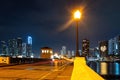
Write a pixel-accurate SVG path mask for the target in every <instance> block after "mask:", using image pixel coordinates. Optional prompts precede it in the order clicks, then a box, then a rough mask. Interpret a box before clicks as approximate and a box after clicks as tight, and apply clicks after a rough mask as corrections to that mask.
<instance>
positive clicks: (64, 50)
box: [61, 46, 67, 56]
mask: <svg viewBox="0 0 120 80" xmlns="http://www.w3.org/2000/svg"><path fill="white" fill-rule="evenodd" d="M66 53H67V50H66V46H62V50H61V55H62V56H66Z"/></svg>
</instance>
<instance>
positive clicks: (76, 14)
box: [74, 10, 81, 57]
mask: <svg viewBox="0 0 120 80" xmlns="http://www.w3.org/2000/svg"><path fill="white" fill-rule="evenodd" d="M80 18H81V13H80V11H79V10H77V11H76V12H75V13H74V19H75V20H76V57H80V54H79V37H78V36H79V35H78V33H79V31H78V21H79V20H80Z"/></svg>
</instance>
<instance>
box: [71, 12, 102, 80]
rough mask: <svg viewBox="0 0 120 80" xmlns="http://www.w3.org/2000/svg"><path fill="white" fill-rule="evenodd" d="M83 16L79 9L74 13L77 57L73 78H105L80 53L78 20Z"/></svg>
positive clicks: (72, 79)
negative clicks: (88, 64)
mask: <svg viewBox="0 0 120 80" xmlns="http://www.w3.org/2000/svg"><path fill="white" fill-rule="evenodd" d="M80 17H81V13H80V11H79V10H77V11H76V12H75V13H74V19H75V20H76V24H77V26H76V57H75V59H74V68H73V72H72V76H71V80H96V79H98V80H104V79H103V78H102V77H101V76H99V75H98V74H97V73H96V72H95V71H93V70H92V69H91V68H89V66H87V64H86V60H85V57H84V56H80V55H79V41H78V40H79V39H78V21H79V19H80Z"/></svg>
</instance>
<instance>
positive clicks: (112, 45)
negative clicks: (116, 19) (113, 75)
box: [108, 35, 120, 55]
mask: <svg viewBox="0 0 120 80" xmlns="http://www.w3.org/2000/svg"><path fill="white" fill-rule="evenodd" d="M108 46H109V49H108V54H109V55H120V35H119V36H116V37H114V38H112V39H110V40H109V42H108Z"/></svg>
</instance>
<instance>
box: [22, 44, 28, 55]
mask: <svg viewBox="0 0 120 80" xmlns="http://www.w3.org/2000/svg"><path fill="white" fill-rule="evenodd" d="M26 48H27V46H26V43H22V55H23V57H26V56H27V55H26Z"/></svg>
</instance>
